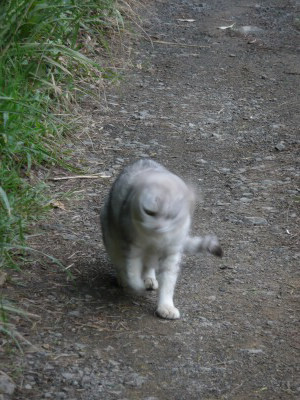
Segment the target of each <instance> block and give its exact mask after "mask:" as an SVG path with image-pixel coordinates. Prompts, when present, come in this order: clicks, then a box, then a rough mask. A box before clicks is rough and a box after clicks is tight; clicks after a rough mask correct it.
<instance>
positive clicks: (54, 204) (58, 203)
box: [50, 200, 66, 210]
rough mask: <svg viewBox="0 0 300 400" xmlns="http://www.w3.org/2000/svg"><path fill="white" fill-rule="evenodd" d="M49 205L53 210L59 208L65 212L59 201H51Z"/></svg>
mask: <svg viewBox="0 0 300 400" xmlns="http://www.w3.org/2000/svg"><path fill="white" fill-rule="evenodd" d="M50 205H51V206H52V207H54V208H60V209H61V210H65V209H66V208H65V206H64V204H63V203H62V202H61V201H58V200H52V201H50Z"/></svg>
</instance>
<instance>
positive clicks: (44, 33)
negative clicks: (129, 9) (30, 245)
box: [0, 0, 123, 267]
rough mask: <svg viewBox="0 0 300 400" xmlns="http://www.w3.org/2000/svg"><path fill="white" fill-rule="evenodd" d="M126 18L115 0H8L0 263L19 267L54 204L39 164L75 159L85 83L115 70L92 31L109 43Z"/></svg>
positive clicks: (2, 59)
mask: <svg viewBox="0 0 300 400" xmlns="http://www.w3.org/2000/svg"><path fill="white" fill-rule="evenodd" d="M122 23H123V21H122V17H121V14H120V12H119V11H118V10H117V9H116V6H115V1H114V0H85V1H82V0H52V1H46V0H7V1H5V2H1V3H0V26H1V31H0V54H1V55H0V267H7V266H10V267H17V265H18V261H16V260H15V257H14V248H20V246H25V245H26V244H25V238H26V229H27V227H28V225H29V224H30V223H31V222H33V221H34V220H36V219H37V218H39V217H40V216H41V215H43V213H44V212H46V211H47V209H48V208H49V199H47V196H46V190H45V189H46V184H45V182H43V181H39V180H38V179H36V174H35V171H36V170H37V169H38V168H39V166H40V165H43V166H45V167H49V166H53V165H62V166H64V167H67V166H68V154H67V153H66V152H64V151H62V150H61V148H63V143H64V141H65V136H66V134H67V130H68V128H67V126H69V124H70V121H68V120H67V117H66V114H67V113H68V106H69V105H70V103H71V102H72V100H74V98H75V97H76V96H78V93H80V92H82V91H83V90H84V89H83V87H82V85H81V84H80V83H81V82H84V81H85V80H89V79H93V78H96V79H99V78H100V79H103V78H105V77H107V78H112V77H114V74H113V73H111V72H110V71H106V70H104V69H102V68H101V66H100V65H98V64H97V63H96V62H95V61H94V60H93V59H92V58H90V57H89V54H91V51H93V49H92V48H91V46H90V45H89V48H88V49H87V45H86V43H87V42H88V41H87V38H89V39H90V38H96V39H97V40H94V42H97V46H101V47H102V48H106V49H107V48H108V46H107V40H106V37H107V34H108V33H109V32H110V31H111V30H112V29H113V28H116V27H117V29H118V27H120V26H121V25H122ZM89 42H90V40H89ZM64 114H65V116H64ZM33 177H35V178H33Z"/></svg>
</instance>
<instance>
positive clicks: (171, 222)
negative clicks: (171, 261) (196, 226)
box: [132, 173, 195, 233]
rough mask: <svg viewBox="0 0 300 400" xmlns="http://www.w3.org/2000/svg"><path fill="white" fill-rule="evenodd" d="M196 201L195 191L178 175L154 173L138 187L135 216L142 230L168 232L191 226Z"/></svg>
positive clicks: (134, 203)
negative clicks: (187, 225)
mask: <svg viewBox="0 0 300 400" xmlns="http://www.w3.org/2000/svg"><path fill="white" fill-rule="evenodd" d="M194 202H195V197H194V193H193V190H192V189H191V188H189V187H188V186H187V185H186V184H185V183H184V182H183V181H182V180H181V179H180V178H178V177H177V176H176V175H173V174H170V173H166V174H163V173H157V174H155V173H151V175H149V176H147V175H145V176H144V177H143V180H142V181H141V182H138V184H137V185H136V190H135V194H134V202H133V208H132V217H133V219H134V223H135V224H136V225H137V227H138V228H139V229H142V230H144V231H148V232H149V231H152V232H153V233H166V232H170V231H173V230H174V229H178V228H179V227H180V226H181V224H182V225H184V224H186V222H188V223H189V221H190V217H191V214H192V212H193V206H194Z"/></svg>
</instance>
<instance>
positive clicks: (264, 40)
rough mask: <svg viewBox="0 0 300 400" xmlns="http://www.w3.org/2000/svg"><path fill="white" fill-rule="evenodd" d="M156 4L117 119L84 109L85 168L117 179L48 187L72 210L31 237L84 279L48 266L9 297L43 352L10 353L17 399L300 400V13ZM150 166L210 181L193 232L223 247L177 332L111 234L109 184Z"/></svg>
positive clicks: (205, 264)
mask: <svg viewBox="0 0 300 400" xmlns="http://www.w3.org/2000/svg"><path fill="white" fill-rule="evenodd" d="M149 4H150V5H149V6H148V7H147V10H142V12H143V14H145V13H146V14H147V15H146V18H145V19H146V22H145V29H146V31H147V33H148V35H149V36H150V37H151V38H152V40H153V43H152V44H151V43H150V41H148V40H142V42H141V43H139V44H138V45H136V46H134V48H133V61H134V65H136V67H134V68H132V69H131V70H128V71H126V73H125V79H124V82H122V83H121V85H120V87H119V88H114V89H112V90H111V91H110V92H109V93H107V106H108V108H107V109H105V110H104V109H103V108H101V107H100V106H99V105H97V104H93V105H91V104H86V105H83V109H82V120H83V121H85V123H86V129H85V130H84V131H83V132H80V133H79V137H80V139H81V143H82V144H81V145H78V144H76V145H74V148H73V151H74V157H78V159H80V160H84V162H85V163H86V165H87V167H88V168H89V172H90V173H96V172H97V173H98V172H103V173H104V174H105V176H106V178H100V179H90V180H75V181H71V180H70V181H61V182H52V183H51V185H53V191H54V192H58V191H61V192H66V191H67V190H75V191H76V197H75V200H74V199H73V200H72V201H67V200H63V201H62V203H63V205H64V208H65V209H62V208H57V209H56V210H55V212H54V215H53V218H52V219H51V220H49V222H48V223H43V224H42V225H41V226H40V227H39V232H40V234H41V236H37V237H35V238H33V239H32V241H33V244H35V245H36V246H37V245H38V246H39V248H40V249H41V250H43V251H44V252H46V253H49V254H52V255H54V256H55V257H57V258H59V259H61V260H62V261H63V262H64V263H65V265H67V266H68V267H69V270H70V271H72V272H73V274H74V276H75V277H76V281H75V284H72V283H71V282H69V281H68V280H67V277H66V275H65V274H64V273H62V272H61V271H60V270H59V268H57V267H56V266H55V265H53V264H52V263H49V261H47V260H45V261H44V263H43V264H41V263H40V262H36V263H35V264H32V265H31V266H30V267H28V269H26V270H25V272H23V273H22V274H21V275H19V274H17V273H12V277H11V280H10V281H9V283H8V284H7V287H6V289H5V291H6V294H7V296H9V297H10V298H15V299H16V301H18V302H20V303H21V304H22V305H23V307H24V308H26V309H28V310H29V311H30V312H31V313H34V314H37V315H39V318H38V319H37V320H30V321H24V319H22V318H21V319H20V322H19V326H18V329H19V331H20V332H21V333H22V334H23V335H24V337H26V339H27V340H29V341H30V342H31V343H32V344H33V345H34V346H29V345H28V346H26V345H25V346H24V354H23V355H22V354H20V353H17V352H11V351H10V352H8V351H7V350H6V348H5V346H4V350H3V352H2V353H1V359H2V361H3V367H1V369H2V370H4V371H5V372H6V373H7V374H8V375H9V376H10V377H11V378H12V379H13V381H14V382H15V383H16V384H17V388H16V389H15V391H14V394H13V395H12V397H11V398H13V399H15V400H17V399H18V400H21V399H22V400H25V399H31V400H35V399H55V400H58V399H66V400H75V399H76V400H77V399H82V400H98V399H106V400H109V399H123V400H125V399H128V400H133V399H143V400H170V399H176V400H182V399H187V400H191V399H195V400H196V399H205V400H208V399H209V400H212V399H230V400H231V399H249V400H250V399H251V400H252V399H264V400H265V399H276V400H277V399H296V398H297V394H298V396H299V391H300V386H299V382H298V386H297V360H298V362H299V358H298V359H297V355H298V354H299V343H298V344H297V333H299V331H298V330H299V326H297V307H299V304H297V300H298V299H299V276H298V277H297V266H299V258H300V257H299V256H300V253H299V243H297V235H298V233H299V228H298V224H299V219H298V216H297V210H296V207H297V204H298V205H299V169H297V150H298V151H299V147H298V149H297V146H299V136H298V137H297V134H299V132H297V131H298V129H299V126H300V120H299V74H300V67H299V56H297V50H298V51H299V47H297V46H299V14H298V19H297V14H296V12H297V9H296V4H298V6H299V2H298V1H287V0H280V1H274V0H273V1H269V0H266V1H264V2H257V0H256V1H252V0H250V1H249V0H247V1H244V0H239V1H237V0H236V1H234V0H227V1H217V0H212V1H209V2H205V3H200V2H198V1H196V0H185V1H182V0H174V1H168V0H156V1H151V2H149ZM298 11H299V10H298ZM233 23H234V27H233V28H234V29H220V27H226V26H229V25H232V24H233ZM175 43H177V44H175ZM297 113H298V114H297ZM146 156H150V157H152V158H154V159H156V160H158V161H159V162H161V163H163V164H165V165H166V166H167V167H168V168H170V169H171V170H173V171H175V172H177V173H178V174H179V175H181V176H183V177H185V178H186V179H188V180H190V181H192V182H194V183H199V184H200V186H201V188H202V193H203V198H204V201H203V202H202V203H201V204H199V206H198V209H197V212H196V216H195V222H194V229H195V232H199V233H200V232H201V233H211V232H214V233H216V234H217V235H218V236H219V237H220V239H221V242H222V244H223V248H224V251H225V257H224V259H223V260H222V261H219V260H217V259H214V258H212V257H209V256H205V257H203V258H201V259H198V258H192V257H190V258H186V259H185V261H184V265H183V269H182V273H181V277H180V280H179V282H178V286H177V291H176V295H175V304H176V305H177V306H178V307H179V309H180V311H181V313H182V318H181V319H180V320H178V321H165V320H160V319H158V318H156V317H155V316H154V314H153V313H154V309H155V294H153V293H150V294H147V295H146V296H145V297H142V298H139V297H137V298H132V297H129V296H126V295H124V294H122V292H121V291H120V290H119V289H118V288H117V287H116V284H115V280H114V275H113V271H112V269H111V266H110V264H109V262H108V261H107V259H106V256H105V253H104V250H103V247H102V244H101V239H100V229H99V209H100V204H101V202H102V200H103V198H104V197H105V195H106V193H107V190H108V188H109V186H110V185H111V183H112V181H113V179H114V178H115V176H116V174H117V173H118V171H119V170H120V169H121V168H122V166H123V165H125V164H127V163H128V162H130V161H132V160H134V159H136V158H139V157H146ZM298 157H299V152H298ZM298 161H299V158H298ZM298 377H299V370H298ZM1 380H2V381H3V378H1V379H0V382H1ZM0 396H1V395H0ZM4 398H6V397H4ZM7 398H10V397H9V396H7Z"/></svg>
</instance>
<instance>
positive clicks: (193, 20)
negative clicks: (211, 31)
mask: <svg viewBox="0 0 300 400" xmlns="http://www.w3.org/2000/svg"><path fill="white" fill-rule="evenodd" d="M177 21H180V22H195V21H196V20H195V19H189V18H178V19H177Z"/></svg>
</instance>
